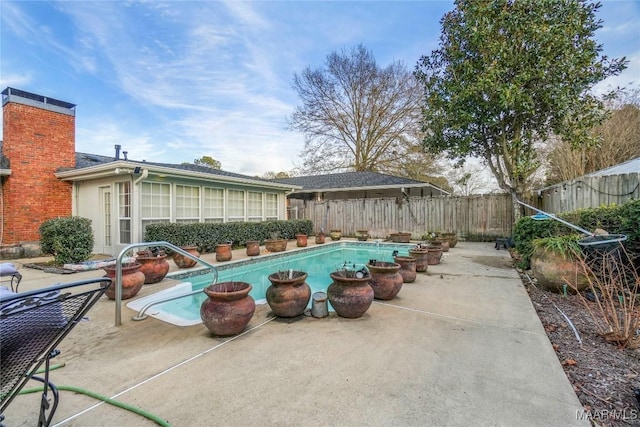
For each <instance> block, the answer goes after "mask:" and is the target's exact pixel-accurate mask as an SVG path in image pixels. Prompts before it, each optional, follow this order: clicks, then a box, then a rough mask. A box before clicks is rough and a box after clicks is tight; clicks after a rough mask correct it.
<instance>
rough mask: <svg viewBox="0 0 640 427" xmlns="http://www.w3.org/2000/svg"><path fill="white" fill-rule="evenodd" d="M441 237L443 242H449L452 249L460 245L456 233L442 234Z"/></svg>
mask: <svg viewBox="0 0 640 427" xmlns="http://www.w3.org/2000/svg"><path fill="white" fill-rule="evenodd" d="M441 236H442V239H443V240H447V241H448V242H449V247H450V248H455V247H456V245H457V244H458V235H457V234H456V233H442V234H441Z"/></svg>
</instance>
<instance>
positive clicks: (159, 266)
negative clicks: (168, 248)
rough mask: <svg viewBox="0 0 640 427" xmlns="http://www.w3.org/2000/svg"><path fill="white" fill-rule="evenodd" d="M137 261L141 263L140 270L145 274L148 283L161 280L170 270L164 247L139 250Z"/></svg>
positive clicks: (145, 280)
mask: <svg viewBox="0 0 640 427" xmlns="http://www.w3.org/2000/svg"><path fill="white" fill-rule="evenodd" d="M136 261H137V262H138V263H140V271H142V273H143V274H144V283H145V284H147V285H150V284H152V283H158V282H160V281H161V280H162V279H164V278H165V276H166V275H167V273H168V272H169V262H168V261H167V254H166V253H165V252H164V251H163V250H162V249H158V248H152V249H147V250H144V251H138V253H137V254H136Z"/></svg>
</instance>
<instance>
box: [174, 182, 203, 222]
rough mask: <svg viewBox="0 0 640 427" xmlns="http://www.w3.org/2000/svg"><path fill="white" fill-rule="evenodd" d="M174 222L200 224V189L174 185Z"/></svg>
mask: <svg viewBox="0 0 640 427" xmlns="http://www.w3.org/2000/svg"><path fill="white" fill-rule="evenodd" d="M176 222H200V187H192V186H188V185H176Z"/></svg>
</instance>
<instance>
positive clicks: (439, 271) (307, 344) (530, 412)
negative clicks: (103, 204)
mask: <svg viewBox="0 0 640 427" xmlns="http://www.w3.org/2000/svg"><path fill="white" fill-rule="evenodd" d="M310 240H312V239H310ZM310 245H311V244H310ZM294 247H295V241H290V242H289V246H288V248H289V249H288V250H293V249H294ZM243 256H244V250H236V251H234V260H237V259H239V258H242V257H243ZM203 258H204V259H206V260H207V261H210V262H213V263H215V255H214V254H206V255H203ZM34 261H37V260H18V261H17V262H16V264H20V263H24V262H34ZM12 262H15V261H12ZM170 264H171V266H172V269H175V265H174V264H173V262H172V261H170ZM20 272H21V273H22V274H23V276H24V278H23V281H22V284H21V286H20V290H21V291H25V290H29V289H36V288H40V287H45V286H49V285H52V284H54V283H58V282H71V281H76V280H80V279H83V278H89V277H99V276H102V275H103V274H104V272H103V271H102V270H99V271H89V272H82V273H75V274H70V275H58V274H51V273H45V272H42V271H40V270H34V269H29V268H24V267H22V268H20ZM329 283H330V279H329V278H328V280H327V285H328V284H329ZM173 284H175V282H173V281H171V280H165V281H163V282H161V283H159V284H155V285H145V287H144V288H143V290H142V291H141V293H140V294H139V297H140V296H145V295H149V294H151V293H154V292H157V291H158V290H161V289H164V288H166V287H169V286H172V285H173ZM135 314H136V313H135V312H133V311H132V310H130V309H128V308H126V306H125V305H124V304H123V315H122V321H123V324H122V325H121V326H115V324H114V318H115V309H114V301H111V300H108V299H107V298H106V297H103V298H102V299H101V300H100V301H99V302H98V303H97V304H96V305H95V306H94V307H93V308H92V309H91V310H90V311H89V314H88V317H89V319H88V321H85V322H82V323H80V324H79V325H78V326H77V327H75V328H74V329H73V331H72V332H71V333H70V335H69V336H68V337H67V338H66V339H65V340H64V341H63V342H62V345H61V346H60V347H59V348H60V350H61V352H62V353H61V355H59V356H58V357H57V358H55V359H53V363H58V364H61V363H64V365H65V366H64V367H62V368H60V369H56V370H54V371H52V374H51V380H52V381H53V382H54V383H55V384H57V385H68V386H75V387H80V388H83V389H87V390H90V391H93V392H96V393H100V394H102V395H105V396H108V397H113V398H114V399H116V400H118V401H121V402H125V403H127V404H130V405H133V406H136V407H138V408H141V409H143V410H144V411H147V412H150V413H152V414H154V415H156V416H158V417H160V418H162V419H165V420H167V421H168V422H169V423H170V424H171V425H173V426H254V425H255V426H301V425H305V424H308V425H319V426H425V425H437V426H469V425H474V426H489V425H491V426H545V427H546V426H572V425H584V426H588V425H590V424H589V422H588V421H579V420H577V416H576V414H577V412H579V411H580V410H581V409H582V408H581V405H580V402H579V401H578V399H577V397H576V395H575V393H574V391H573V389H572V386H571V384H570V383H569V381H568V380H567V378H566V376H565V374H564V372H563V370H562V367H561V365H560V363H559V361H558V359H557V357H556V354H555V352H554V350H553V348H552V347H551V344H550V342H549V340H548V338H547V336H546V334H545V331H544V330H543V328H542V325H541V323H540V320H539V319H538V317H537V315H536V313H535V310H534V308H533V306H532V304H531V301H530V299H529V297H528V295H527V292H526V289H525V287H524V286H523V284H522V282H521V280H520V278H519V276H518V274H517V272H516V271H515V270H514V269H513V268H512V266H511V258H510V257H509V253H508V252H507V251H504V250H500V251H498V250H495V249H494V247H493V244H491V243H468V242H459V243H458V245H457V246H456V247H455V248H453V249H452V250H450V251H449V252H448V253H446V254H445V257H444V258H443V261H442V263H441V264H439V265H435V266H429V269H428V272H426V273H418V279H417V280H416V281H415V282H414V283H405V284H404V285H403V288H402V290H401V291H400V294H399V295H398V296H397V297H396V298H395V299H393V300H391V301H374V303H373V305H372V306H371V308H370V309H369V310H368V311H367V313H366V314H365V315H364V316H363V317H362V318H359V319H345V318H340V317H338V316H337V315H336V314H335V313H330V315H329V317H327V318H323V319H316V318H313V317H310V316H301V317H299V318H295V319H288V320H287V319H278V318H274V317H273V316H272V315H271V310H270V309H269V306H268V305H266V304H265V305H260V306H258V307H257V309H256V313H255V315H254V317H253V319H252V321H251V323H250V324H249V327H248V329H247V330H246V331H245V332H243V333H242V334H240V335H238V336H235V337H231V338H217V337H213V336H212V335H211V334H210V333H209V331H208V330H207V329H206V328H205V326H204V325H202V324H200V325H196V326H191V327H178V326H174V325H171V324H168V323H165V322H162V321H159V320H156V319H153V318H148V319H146V320H143V321H133V320H131V318H132V317H133V316H134V315H135ZM34 385H36V383H34ZM38 405H39V395H38V394H30V395H24V396H19V397H17V398H16V400H15V401H14V402H13V403H12V404H11V405H10V406H9V408H8V410H7V411H6V412H5V416H6V419H5V424H6V426H7V427H15V426H32V425H35V424H36V421H37V412H38ZM54 423H56V425H65V426H92V427H93V426H146V425H149V426H151V425H155V423H154V422H152V421H150V420H148V419H146V418H143V417H141V416H140V415H137V414H135V413H132V412H129V411H127V410H124V409H121V408H117V407H114V406H111V405H109V404H106V403H100V402H99V401H97V400H95V399H93V398H90V397H87V396H85V395H82V394H76V393H72V392H67V391H62V392H61V398H60V405H59V407H58V410H57V412H56V416H55V417H54Z"/></svg>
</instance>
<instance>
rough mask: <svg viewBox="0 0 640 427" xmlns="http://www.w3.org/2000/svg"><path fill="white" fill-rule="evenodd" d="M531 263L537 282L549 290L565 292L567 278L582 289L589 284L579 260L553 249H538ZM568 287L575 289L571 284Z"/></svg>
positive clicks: (570, 289) (532, 256)
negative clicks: (565, 256)
mask: <svg viewBox="0 0 640 427" xmlns="http://www.w3.org/2000/svg"><path fill="white" fill-rule="evenodd" d="M530 264H531V272H532V273H533V276H534V277H535V278H536V280H537V284H538V285H539V286H540V287H542V288H543V289H546V290H548V291H552V292H563V286H562V285H564V284H565V279H566V280H567V281H569V283H571V284H572V285H573V286H575V287H577V288H578V290H580V291H583V290H585V289H586V288H587V287H588V286H589V280H588V278H587V276H586V275H585V274H584V270H583V269H582V267H581V266H580V264H579V263H578V262H577V261H574V260H572V259H567V258H564V257H563V256H562V255H560V254H557V253H554V252H553V251H549V250H547V251H545V250H544V249H542V248H538V249H536V250H535V251H534V252H533V254H532V255H531V261H530ZM568 288H569V289H568V290H569V291H573V289H572V288H571V286H568Z"/></svg>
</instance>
